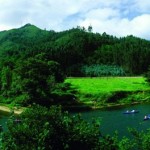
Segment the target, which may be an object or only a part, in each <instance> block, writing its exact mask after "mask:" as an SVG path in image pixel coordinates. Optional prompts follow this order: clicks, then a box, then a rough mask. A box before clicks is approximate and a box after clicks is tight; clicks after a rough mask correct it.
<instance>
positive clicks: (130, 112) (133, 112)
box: [123, 110, 139, 114]
mask: <svg viewBox="0 0 150 150" xmlns="http://www.w3.org/2000/svg"><path fill="white" fill-rule="evenodd" d="M135 113H139V111H138V110H131V111H129V110H127V111H125V112H123V114H135Z"/></svg>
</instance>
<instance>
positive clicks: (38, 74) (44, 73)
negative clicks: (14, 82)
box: [16, 54, 64, 105]
mask: <svg viewBox="0 0 150 150" xmlns="http://www.w3.org/2000/svg"><path fill="white" fill-rule="evenodd" d="M42 58H43V56H42V55H41V54H40V55H37V56H35V57H31V58H28V59H27V60H25V61H24V62H22V63H18V66H17V68H16V72H17V74H18V75H19V78H20V79H19V80H20V85H21V94H26V95H28V103H33V102H35V103H39V104H43V105H45V104H46V103H50V101H49V100H50V93H51V91H52V90H53V88H54V87H55V85H56V84H57V83H59V82H62V81H63V79H64V76H63V73H62V72H61V69H60V66H59V64H58V63H57V62H54V61H48V60H46V58H45V59H44V58H43V59H42Z"/></svg>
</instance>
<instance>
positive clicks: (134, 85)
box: [65, 77, 150, 107]
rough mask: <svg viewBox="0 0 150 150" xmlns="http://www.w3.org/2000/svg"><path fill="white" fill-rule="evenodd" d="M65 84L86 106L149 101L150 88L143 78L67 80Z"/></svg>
mask: <svg viewBox="0 0 150 150" xmlns="http://www.w3.org/2000/svg"><path fill="white" fill-rule="evenodd" d="M65 82H66V83H71V84H72V87H74V88H76V89H77V91H78V95H77V96H78V99H79V101H80V102H82V103H84V104H86V105H93V102H95V101H96V102H97V104H98V105H99V106H101V105H107V104H112V103H113V104H114V103H115V104H118V103H119V104H121V103H128V104H130V103H134V102H142V101H143V102H144V101H150V92H149V91H150V86H149V85H148V84H147V83H146V81H145V78H143V77H97V78H67V79H66V80H65ZM99 106H98V107H99Z"/></svg>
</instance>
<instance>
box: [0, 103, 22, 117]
mask: <svg viewBox="0 0 150 150" xmlns="http://www.w3.org/2000/svg"><path fill="white" fill-rule="evenodd" d="M24 110H25V108H22V107H21V108H17V107H11V108H10V107H9V106H3V105H0V111H2V112H5V113H14V114H15V115H19V114H21V113H22V112H23V111H24Z"/></svg>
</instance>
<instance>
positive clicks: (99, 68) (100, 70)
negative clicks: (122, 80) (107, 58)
mask: <svg viewBox="0 0 150 150" xmlns="http://www.w3.org/2000/svg"><path fill="white" fill-rule="evenodd" d="M82 71H83V75H84V76H88V77H101V76H125V72H124V70H123V69H122V68H121V67H118V66H110V65H91V66H83V67H82Z"/></svg>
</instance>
